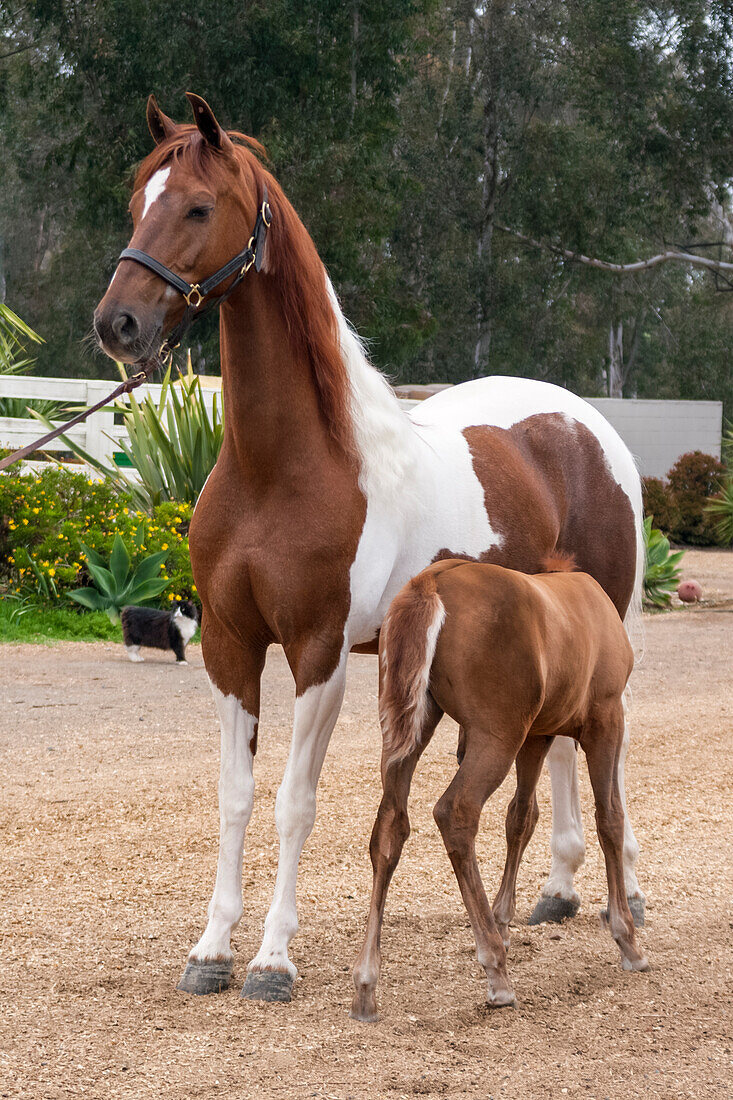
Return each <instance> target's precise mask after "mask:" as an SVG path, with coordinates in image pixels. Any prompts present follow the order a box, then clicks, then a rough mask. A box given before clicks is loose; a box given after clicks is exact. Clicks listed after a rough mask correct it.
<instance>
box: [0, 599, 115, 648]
mask: <svg viewBox="0 0 733 1100" xmlns="http://www.w3.org/2000/svg"><path fill="white" fill-rule="evenodd" d="M100 640H103V641H112V642H121V641H122V629H121V627H120V625H119V623H117V624H115V623H111V622H110V621H109V619H108V618H107V615H106V614H105V612H104V611H82V612H79V611H72V610H71V609H68V608H64V607H48V608H46V607H39V606H38V605H31V606H30V607H28V606H27V605H26V606H24V605H23V604H22V603H19V602H17V601H16V600H11V599H8V598H7V597H5V598H4V599H0V642H40V643H44V642H45V643H49V642H98V641H100Z"/></svg>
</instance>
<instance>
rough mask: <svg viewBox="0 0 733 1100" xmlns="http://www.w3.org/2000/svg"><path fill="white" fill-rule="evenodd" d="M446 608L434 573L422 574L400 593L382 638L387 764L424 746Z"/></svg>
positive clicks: (382, 713)
mask: <svg viewBox="0 0 733 1100" xmlns="http://www.w3.org/2000/svg"><path fill="white" fill-rule="evenodd" d="M444 621H445V607H444V606H443V601H442V600H441V598H440V596H439V595H438V588H437V583H436V577H435V574H434V573H432V572H429V573H420V574H419V575H418V576H417V577H414V578H413V579H412V580H411V581H409V583H408V584H406V585H405V587H404V588H403V589H402V590H401V591H400V592H398V594H397V595H396V596H395V598H394V600H393V601H392V604H391V605H390V608H389V611H388V612H387V617H386V619H385V620H384V625H383V626H382V630H381V634H380V639H379V660H380V664H381V673H382V678H381V683H380V688H379V720H380V722H381V725H382V737H383V744H384V753H385V759H386V760H387V763H388V764H393V763H397V762H398V761H400V760H403V759H404V758H405V757H406V756H407V755H408V754H409V753H410V752H411V751H412V750H413V749H414V748H415V747H416V746H417V745H418V744H419V743H420V734H421V733H422V728H423V724H424V722H425V716H426V713H427V705H428V682H429V680H430V669H431V667H432V664H433V658H434V656H435V647H436V645H437V642H438V635H439V634H440V631H441V628H442V626H443V623H444Z"/></svg>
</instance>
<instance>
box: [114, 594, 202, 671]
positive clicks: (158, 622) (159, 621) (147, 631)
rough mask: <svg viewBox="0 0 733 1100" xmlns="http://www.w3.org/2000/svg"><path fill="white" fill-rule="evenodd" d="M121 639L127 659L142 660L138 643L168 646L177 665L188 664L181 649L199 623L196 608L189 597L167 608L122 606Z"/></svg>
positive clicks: (140, 644)
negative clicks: (159, 609)
mask: <svg viewBox="0 0 733 1100" xmlns="http://www.w3.org/2000/svg"><path fill="white" fill-rule="evenodd" d="M120 620H121V622H122V639H123V641H124V643H125V645H126V647H127V656H128V657H129V658H130V660H131V661H144V660H145V658H144V657H142V656H141V655H140V646H149V647H150V648H151V649H172V650H173V652H174V653H175V655H176V661H177V663H178V664H179V665H185V664H188V662H187V661H186V656H185V649H186V646H187V645H188V643H189V642H190V641H191V638H193V636H194V634H195V633H196V629H197V627H198V625H199V611H198V608H197V607H196V604H195V603H193V602H192V601H191V600H182V601H181V602H180V603H177V604H176V605H175V606H174V607H173V609H172V610H171V611H157V610H156V609H155V608H154V607H134V606H132V605H131V606H129V607H123V608H122V613H121V615H120Z"/></svg>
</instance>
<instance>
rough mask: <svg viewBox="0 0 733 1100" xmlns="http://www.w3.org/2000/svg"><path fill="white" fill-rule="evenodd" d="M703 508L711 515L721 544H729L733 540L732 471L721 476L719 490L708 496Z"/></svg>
mask: <svg viewBox="0 0 733 1100" xmlns="http://www.w3.org/2000/svg"><path fill="white" fill-rule="evenodd" d="M705 510H706V511H707V512H708V514H709V515H711V516H713V522H714V524H715V533H716V534H717V536H718V538H719V540H720V542H721V544H722V545H723V546H729V545H730V544H731V543H732V542H733V473H730V474H728V475H727V476H726V477H724V478H723V480H722V482H721V484H720V492H719V493H716V494H715V496H714V497H709V498H708V502H707V504H706V506H705Z"/></svg>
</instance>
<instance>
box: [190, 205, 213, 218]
mask: <svg viewBox="0 0 733 1100" xmlns="http://www.w3.org/2000/svg"><path fill="white" fill-rule="evenodd" d="M211 210H212V208H211V207H210V206H192V207H191V209H190V210H189V212H188V213H187V214H186V217H187V218H208V216H209V214H210V213H211Z"/></svg>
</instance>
